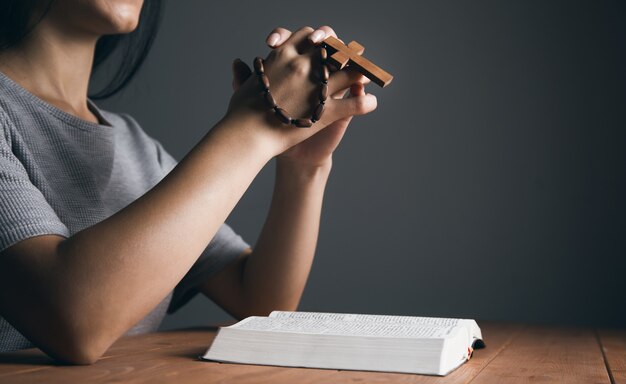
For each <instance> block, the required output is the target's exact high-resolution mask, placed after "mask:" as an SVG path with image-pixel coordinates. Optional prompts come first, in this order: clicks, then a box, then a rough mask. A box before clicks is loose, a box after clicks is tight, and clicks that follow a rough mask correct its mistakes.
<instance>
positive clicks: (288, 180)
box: [242, 160, 331, 314]
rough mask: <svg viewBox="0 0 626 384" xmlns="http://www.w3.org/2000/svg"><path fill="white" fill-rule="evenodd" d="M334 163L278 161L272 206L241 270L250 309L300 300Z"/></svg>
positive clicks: (263, 310) (280, 306)
mask: <svg viewBox="0 0 626 384" xmlns="http://www.w3.org/2000/svg"><path fill="white" fill-rule="evenodd" d="M330 167H331V165H330V161H329V162H328V164H327V165H325V166H323V167H312V168H303V167H299V166H297V165H294V164H293V163H289V162H282V161H280V160H278V161H277V166H276V182H275V188H274V195H273V198H272V203H271V207H270V211H269V214H268V216H267V219H266V222H265V224H264V226H263V230H262V232H261V235H260V237H259V240H258V241H257V244H256V246H255V248H254V251H253V253H252V255H250V256H249V257H248V260H247V262H246V263H245V268H244V270H243V275H242V295H243V297H244V300H243V301H244V303H246V307H247V308H246V309H247V311H248V312H249V314H254V313H256V314H263V313H267V312H269V311H271V310H274V309H283V310H294V309H295V308H296V307H297V306H298V303H299V301H300V297H301V296H302V292H303V290H304V286H305V284H306V280H307V278H308V275H309V272H310V269H311V264H312V262H313V257H314V254H315V248H316V244H317V238H318V232H319V224H320V214H321V208H322V200H323V195H324V189H325V186H326V181H327V179H328V175H329V172H330Z"/></svg>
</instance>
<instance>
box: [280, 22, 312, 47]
mask: <svg viewBox="0 0 626 384" xmlns="http://www.w3.org/2000/svg"><path fill="white" fill-rule="evenodd" d="M311 33H313V28H311V27H303V28H300V29H298V30H297V31H295V32H294V33H292V34H291V36H289V38H288V39H287V40H286V41H285V42H284V43H283V46H284V47H285V48H287V47H293V49H294V50H295V52H296V53H298V54H302V53H304V52H305V51H306V50H307V49H310V48H312V47H313V45H312V44H311V42H310V41H309V39H308V36H309V35H310V34H311Z"/></svg>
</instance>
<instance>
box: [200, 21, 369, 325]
mask: <svg viewBox="0 0 626 384" xmlns="http://www.w3.org/2000/svg"><path fill="white" fill-rule="evenodd" d="M318 31H322V32H323V35H332V36H335V37H336V36H337V35H336V34H335V32H334V31H333V30H332V28H330V27H328V26H323V27H320V29H319V30H318ZM316 33H318V32H317V31H316V32H315V33H314V34H312V36H314V35H315V34H316ZM273 35H274V37H276V36H278V37H277V39H278V40H276V39H274V40H273V41H274V44H273V45H271V46H279V45H280V44H281V43H282V42H283V41H285V39H287V38H289V36H290V35H291V32H290V31H288V30H286V29H283V28H277V29H275V30H274V31H273V32H272V33H271V34H270V36H269V37H268V43H269V41H270V40H271V38H272V37H273ZM318 38H320V39H323V36H322V37H319V36H318ZM233 69H234V75H235V81H234V82H233V83H234V85H235V87H236V86H237V84H238V83H239V82H240V80H241V79H242V78H243V79H245V78H246V77H247V76H249V74H250V70H249V68H247V66H245V64H242V63H241V62H237V61H236V62H235V65H234V68H233ZM355 79H356V80H355V82H353V83H352V85H351V86H350V87H349V88H350V92H349V96H350V98H352V99H354V98H359V97H361V96H364V95H365V92H364V88H363V84H362V83H366V82H367V79H365V78H363V77H361V76H360V75H358V74H356V78H355ZM357 80H358V81H357ZM345 90H346V89H340V88H337V89H336V90H335V92H334V95H333V98H334V99H341V98H343V96H344V94H345ZM350 121H351V117H347V118H344V119H340V120H337V121H335V122H333V123H332V124H330V125H329V126H328V127H327V128H325V129H324V131H322V132H319V133H316V134H315V135H313V136H312V137H310V138H308V139H307V140H305V141H303V142H301V143H299V144H297V145H295V146H293V147H291V148H289V149H288V150H287V151H285V152H283V153H282V154H281V155H280V156H279V157H278V161H277V166H276V182H275V186H274V195H273V198H272V204H271V206H270V211H269V215H268V217H267V219H266V222H265V225H264V227H263V230H262V232H261V236H260V237H259V240H258V242H257V245H256V247H255V249H254V251H252V250H248V252H245V253H244V254H243V255H242V257H241V258H240V259H239V260H238V261H237V262H235V263H233V264H232V265H231V266H229V267H227V268H226V269H225V270H224V271H222V272H220V273H219V274H218V275H217V276H215V277H212V278H210V279H208V280H207V281H206V282H205V283H204V284H202V286H200V287H199V289H200V291H202V292H203V293H204V294H205V295H207V296H208V297H209V298H211V299H212V300H213V301H215V302H216V303H217V304H219V305H220V306H221V307H222V308H224V309H225V310H227V311H228V312H230V313H231V314H232V315H233V316H235V317H237V318H243V317H246V316H251V315H267V314H268V313H269V312H271V311H272V310H281V309H282V310H295V309H296V308H297V306H298V303H299V301H300V297H301V296H302V292H303V290H304V286H305V283H306V280H307V278H308V275H309V271H310V269H311V263H312V261H313V256H314V254H315V247H316V243H317V235H318V230H319V222H320V211H321V207H322V198H323V194H324V188H325V185H326V181H327V179H328V174H329V172H330V169H331V164H332V153H333V151H334V150H335V149H336V148H337V146H338V145H339V142H340V141H341V139H342V138H343V135H344V133H345V131H346V129H347V127H348V125H349V124H350Z"/></svg>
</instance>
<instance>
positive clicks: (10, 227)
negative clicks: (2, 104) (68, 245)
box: [0, 110, 70, 252]
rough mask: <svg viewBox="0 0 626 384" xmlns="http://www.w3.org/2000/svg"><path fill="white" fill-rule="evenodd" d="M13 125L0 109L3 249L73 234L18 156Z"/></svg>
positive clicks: (0, 231)
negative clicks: (43, 237)
mask: <svg viewBox="0 0 626 384" xmlns="http://www.w3.org/2000/svg"><path fill="white" fill-rule="evenodd" d="M9 124H10V122H9V120H8V118H6V115H5V114H4V113H3V111H2V110H0V252H1V251H4V250H5V249H7V248H9V247H10V246H12V245H14V244H15V243H18V242H20V241H22V240H25V239H28V238H30V237H34V236H39V235H60V236H64V237H69V236H70V231H69V229H68V228H67V227H66V226H65V224H63V223H62V222H61V220H60V219H59V217H58V216H57V214H56V212H55V211H54V209H52V207H51V206H50V204H49V203H48V201H47V200H46V198H45V196H44V195H43V194H42V193H41V191H40V190H39V189H38V188H37V187H35V186H34V185H33V183H32V182H31V181H30V178H29V176H28V172H27V171H26V168H25V167H24V165H23V164H22V162H21V161H20V160H19V159H18V158H17V157H16V156H15V155H14V153H13V151H12V147H11V141H10V139H9V137H10V135H9V129H10V128H9V127H10V125H9Z"/></svg>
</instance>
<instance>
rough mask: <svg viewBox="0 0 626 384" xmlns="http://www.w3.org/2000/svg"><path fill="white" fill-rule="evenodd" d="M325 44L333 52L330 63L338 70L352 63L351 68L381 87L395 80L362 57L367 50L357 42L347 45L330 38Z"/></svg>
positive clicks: (329, 59)
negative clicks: (354, 68)
mask: <svg viewBox="0 0 626 384" xmlns="http://www.w3.org/2000/svg"><path fill="white" fill-rule="evenodd" d="M324 43H325V44H326V47H327V48H331V49H332V52H329V54H330V56H329V57H328V61H329V62H330V63H331V64H333V65H335V66H336V67H337V68H339V69H342V68H343V67H345V66H346V65H347V64H348V63H350V66H354V67H356V69H357V70H358V71H359V72H361V73H362V74H363V75H365V76H366V77H367V78H369V79H370V80H372V81H373V82H374V83H376V84H378V85H380V86H381V87H385V86H387V85H389V83H391V80H393V76H391V74H389V73H388V72H385V71H384V70H383V69H382V68H380V67H379V66H377V65H376V64H374V63H372V62H371V61H369V60H367V59H366V58H365V57H363V56H361V55H362V54H363V51H365V48H364V47H363V46H362V45H361V44H359V43H357V42H356V41H352V42H350V43H349V44H348V45H345V44H344V43H342V42H341V41H339V39H337V38H335V37H333V36H328V37H327V38H326V39H325V40H324Z"/></svg>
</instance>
